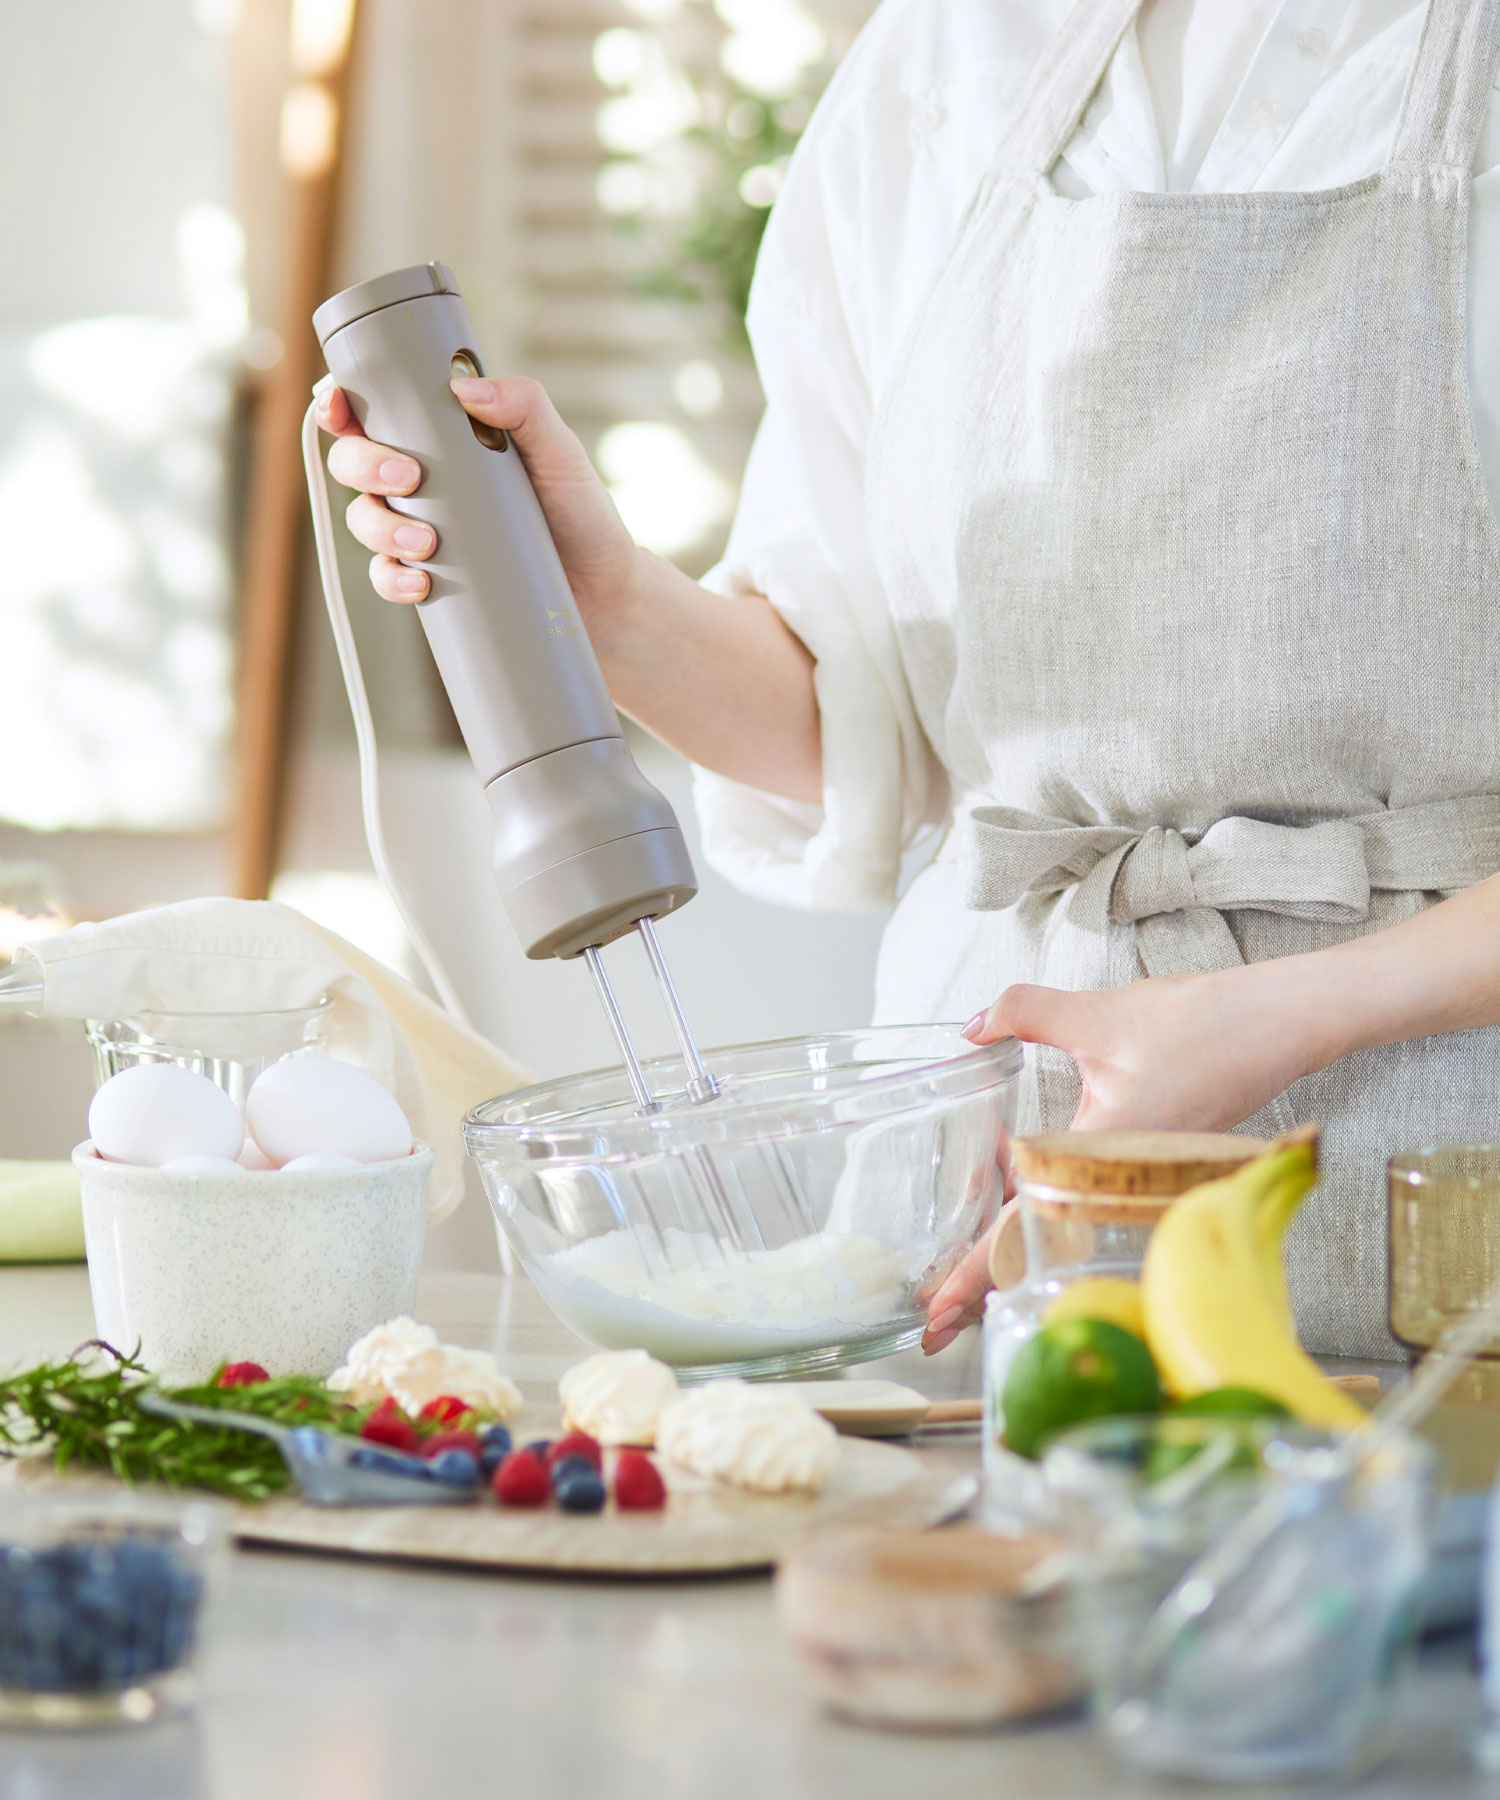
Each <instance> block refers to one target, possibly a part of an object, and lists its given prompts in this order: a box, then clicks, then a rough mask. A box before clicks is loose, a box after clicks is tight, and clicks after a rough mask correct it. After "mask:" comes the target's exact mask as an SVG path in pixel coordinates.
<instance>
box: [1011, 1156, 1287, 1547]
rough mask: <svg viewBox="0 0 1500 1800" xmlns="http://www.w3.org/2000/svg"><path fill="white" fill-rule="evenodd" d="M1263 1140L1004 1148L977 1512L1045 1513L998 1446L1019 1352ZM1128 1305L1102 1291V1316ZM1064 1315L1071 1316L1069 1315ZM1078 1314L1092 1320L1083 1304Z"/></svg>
mask: <svg viewBox="0 0 1500 1800" xmlns="http://www.w3.org/2000/svg"><path fill="white" fill-rule="evenodd" d="M1268 1147H1269V1146H1268V1144H1267V1142H1266V1140H1264V1139H1262V1138H1252V1137H1236V1136H1227V1135H1219V1134H1215V1133H1210V1132H1183V1131H1054V1132H1045V1133H1042V1134H1040V1135H1038V1136H1034V1137H1025V1138H1018V1139H1016V1141H1015V1143H1014V1144H1013V1145H1012V1153H1013V1168H1014V1171H1015V1177H1016V1197H1015V1200H1014V1202H1013V1203H1012V1205H1011V1206H1010V1207H1008V1208H1007V1209H1006V1212H1005V1214H1004V1215H1003V1216H1002V1218H1001V1222H1000V1228H999V1230H998V1231H997V1232H996V1234H995V1238H994V1241H993V1244H992V1246H991V1254H990V1275H991V1278H992V1280H993V1281H994V1283H995V1292H994V1293H992V1294H991V1295H990V1297H989V1299H988V1301H987V1302H986V1304H985V1314H984V1401H985V1405H984V1414H985V1430H984V1458H985V1508H986V1512H987V1514H988V1515H989V1517H990V1519H991V1520H992V1521H993V1522H996V1523H1013V1522H1017V1521H1020V1522H1034V1520H1035V1518H1036V1516H1037V1514H1038V1512H1039V1511H1044V1510H1045V1506H1044V1502H1043V1490H1042V1487H1041V1481H1040V1475H1039V1472H1038V1469H1037V1465H1036V1464H1035V1463H1032V1462H1027V1461H1025V1460H1024V1459H1023V1458H1021V1457H1019V1456H1015V1455H1013V1454H1012V1453H1011V1452H1010V1451H1009V1450H1007V1449H1006V1446H1005V1407H1004V1400H1003V1396H1004V1390H1005V1381H1006V1376H1007V1374H1008V1373H1009V1371H1010V1365H1011V1362H1012V1360H1013V1359H1014V1357H1015V1354H1016V1352H1017V1351H1018V1350H1019V1349H1020V1347H1021V1345H1022V1344H1023V1343H1025V1342H1026V1340H1027V1339H1028V1338H1030V1337H1032V1336H1034V1335H1035V1333H1036V1332H1037V1331H1038V1330H1040V1328H1041V1327H1042V1325H1043V1324H1044V1323H1046V1322H1047V1316H1048V1314H1049V1311H1052V1310H1053V1309H1054V1308H1056V1309H1058V1310H1061V1308H1062V1306H1063V1305H1065V1304H1066V1303H1064V1302H1062V1300H1061V1296H1062V1295H1063V1294H1064V1293H1065V1291H1066V1290H1067V1289H1069V1288H1072V1287H1074V1286H1076V1285H1077V1284H1079V1283H1080V1282H1085V1281H1097V1280H1108V1281H1112V1282H1130V1283H1134V1282H1138V1281H1139V1280H1140V1275H1141V1265H1142V1263H1143V1262H1144V1261H1145V1256H1146V1246H1147V1244H1148V1243H1149V1242H1150V1239H1151V1233H1152V1232H1153V1231H1154V1230H1155V1228H1156V1225H1157V1222H1158V1220H1160V1218H1161V1216H1162V1214H1163V1213H1165V1212H1166V1210H1167V1208H1168V1207H1169V1206H1170V1205H1171V1204H1172V1202H1173V1201H1174V1200H1175V1199H1176V1198H1177V1197H1178V1195H1180V1194H1185V1193H1187V1192H1188V1190H1189V1189H1190V1188H1195V1187H1199V1186H1201V1185H1202V1183H1204V1182H1206V1181H1217V1180H1219V1179H1220V1177H1222V1176H1225V1175H1229V1174H1232V1173H1233V1171H1234V1170H1236V1169H1238V1168H1240V1167H1241V1166H1242V1165H1243V1164H1245V1163H1247V1162H1249V1161H1251V1160H1252V1159H1253V1158H1254V1157H1256V1156H1259V1155H1261V1154H1262V1152H1263V1151H1265V1150H1266V1149H1267V1148H1268ZM1111 1299H1112V1300H1113V1301H1114V1303H1115V1304H1116V1305H1117V1306H1118V1305H1121V1303H1122V1301H1123V1302H1124V1303H1125V1305H1124V1308H1123V1310H1128V1301H1129V1296H1128V1295H1124V1296H1122V1295H1121V1294H1120V1291H1119V1290H1114V1291H1113V1294H1110V1293H1109V1291H1107V1290H1102V1289H1101V1290H1100V1300H1101V1303H1102V1308H1101V1313H1100V1315H1099V1316H1101V1317H1104V1318H1105V1319H1106V1320H1107V1321H1108V1322H1110V1323H1114V1324H1126V1325H1127V1328H1131V1322H1130V1321H1129V1320H1127V1319H1126V1318H1124V1317H1122V1316H1119V1315H1118V1314H1117V1313H1114V1312H1111V1311H1110V1310H1108V1307H1109V1303H1110V1300H1111ZM1070 1311H1071V1308H1070ZM1073 1316H1077V1317H1083V1318H1087V1317H1091V1316H1094V1315H1092V1314H1090V1313H1089V1311H1088V1310H1087V1307H1086V1306H1082V1305H1080V1306H1079V1307H1078V1310H1077V1312H1076V1314H1074V1315H1073Z"/></svg>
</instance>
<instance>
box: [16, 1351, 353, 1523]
mask: <svg viewBox="0 0 1500 1800" xmlns="http://www.w3.org/2000/svg"><path fill="white" fill-rule="evenodd" d="M91 1350H102V1351H107V1352H108V1354H109V1356H110V1357H111V1358H112V1359H113V1361H112V1363H110V1364H109V1365H107V1366H102V1365H101V1362H100V1360H99V1359H98V1358H96V1357H93V1356H90V1355H89V1352H90V1351H91ZM155 1386H156V1384H155V1383H154V1382H153V1380H152V1378H151V1376H150V1375H149V1373H148V1372H147V1370H146V1369H145V1368H144V1367H143V1366H142V1365H141V1364H140V1363H139V1362H138V1361H136V1360H135V1358H133V1357H130V1356H125V1355H122V1354H121V1352H119V1351H118V1350H116V1349H114V1348H113V1346H112V1345H109V1344H105V1343H102V1342H100V1341H98V1340H94V1341H93V1342H91V1343H89V1344H83V1345H80V1346H79V1348H78V1349H77V1350H75V1351H74V1352H73V1354H72V1356H70V1357H68V1358H67V1359H66V1360H65V1361H62V1362H53V1363H42V1364H40V1365H39V1366H38V1367H36V1368H34V1369H27V1370H24V1371H23V1372H21V1373H20V1374H17V1375H10V1376H6V1377H0V1456H3V1457H15V1456H19V1455H31V1454H35V1453H37V1452H39V1451H43V1450H47V1449H50V1450H51V1452H52V1459H53V1462H54V1463H55V1464H56V1466H57V1467H58V1468H59V1469H66V1468H69V1467H70V1466H73V1465H78V1466H80V1467H84V1468H95V1469H108V1470H109V1471H110V1472H111V1473H112V1474H114V1475H116V1476H118V1477H119V1478H120V1479H121V1480H122V1481H129V1482H145V1481H160V1482H163V1483H165V1484H166V1485H167V1486H169V1487H195V1488H206V1489H208V1490H209V1491H210V1492H212V1493H216V1494H224V1495H227V1496H228V1497H229V1498H231V1499H234V1500H264V1499H265V1498H267V1497H268V1496H269V1495H271V1494H275V1493H280V1492H282V1491H283V1490H285V1489H286V1488H288V1487H290V1486H291V1484H292V1483H291V1476H290V1475H289V1474H288V1472H287V1468H286V1465H285V1464H284V1463H283V1462H282V1460H281V1456H280V1453H279V1452H278V1450H277V1449H276V1446H275V1445H274V1444H273V1443H272V1442H271V1441H270V1439H269V1438H263V1437H260V1436H257V1435H256V1434H255V1433H253V1432H248V1431H239V1430H236V1429H234V1428H233V1427H231V1426H225V1427H223V1428H219V1427H216V1426H213V1425H198V1424H190V1423H188V1422H187V1421H185V1420H176V1419H164V1418H162V1417H161V1416H160V1415H159V1414H157V1413H152V1412H147V1411H146V1409H145V1408H144V1407H143V1406H142V1405H141V1396H142V1395H143V1394H145V1393H148V1392H150V1391H151V1390H152V1389H153V1388H154V1387H155ZM160 1392H162V1393H163V1394H165V1396H166V1397H167V1398H168V1399H170V1400H181V1401H185V1402H187V1403H189V1404H191V1405H194V1406H219V1407H224V1408H227V1409H229V1410H231V1411H235V1412H253V1413H255V1414H257V1415H258V1416H260V1417H262V1418H267V1419H273V1420H275V1421H277V1422H278V1423H280V1424H284V1425H320V1426H323V1427H325V1428H332V1429H334V1430H339V1431H351V1432H352V1431H357V1430H358V1429H359V1425H360V1423H361V1421H362V1419H363V1417H364V1412H363V1410H361V1409H359V1408H356V1407H351V1406H349V1405H348V1404H346V1403H345V1402H344V1401H342V1400H340V1399H339V1397H338V1396H337V1395H335V1394H330V1393H329V1392H328V1390H327V1389H326V1388H325V1387H324V1386H323V1385H322V1384H321V1383H320V1382H317V1381H314V1380H312V1379H311V1378H310V1377H308V1376H305V1375H286V1376H280V1377H278V1378H277V1379H275V1380H273V1381H265V1382H257V1383H256V1384H255V1386H253V1387H248V1388H221V1387H216V1386H215V1385H214V1384H213V1383H212V1382H210V1383H207V1384H205V1385H203V1386H201V1387H187V1388H162V1389H160Z"/></svg>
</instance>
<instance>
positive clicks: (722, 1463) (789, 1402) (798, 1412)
mask: <svg viewBox="0 0 1500 1800" xmlns="http://www.w3.org/2000/svg"><path fill="white" fill-rule="evenodd" d="M656 1448H657V1451H658V1452H659V1454H660V1455H661V1457H662V1459H663V1460H664V1461H666V1462H669V1463H672V1464H673V1465H675V1466H676V1467H677V1468H679V1469H686V1470H687V1471H688V1472H689V1473H690V1474H693V1475H706V1476H711V1477H712V1478H713V1479H714V1480H716V1481H723V1482H728V1483H729V1484H730V1485H731V1486H733V1487H742V1488H749V1489H751V1490H752V1491H753V1492H755V1493H758V1494H792V1493H805V1494H814V1493H816V1492H817V1491H818V1489H819V1488H820V1487H821V1486H822V1485H823V1483H824V1481H825V1480H826V1479H827V1477H828V1472H829V1470H830V1469H831V1468H832V1467H833V1464H834V1459H835V1458H836V1457H837V1456H838V1449H839V1434H838V1433H837V1432H836V1431H835V1430H834V1428H833V1427H832V1426H831V1425H830V1424H829V1423H828V1421H827V1420H826V1419H824V1418H820V1417H819V1415H818V1414H817V1413H815V1412H814V1411H813V1409H812V1408H811V1407H810V1406H808V1405H807V1404H806V1403H805V1402H804V1401H802V1400H799V1399H798V1398H797V1396H796V1395H795V1394H788V1393H784V1392H782V1391H780V1390H778V1389H777V1388H776V1387H775V1386H774V1385H771V1384H762V1383H751V1382H748V1381H709V1382H705V1383H704V1385H703V1386H702V1387H700V1388H694V1389H692V1390H691V1391H690V1392H689V1393H686V1394H684V1395H683V1396H682V1397H681V1399H679V1400H674V1401H673V1402H672V1404H671V1405H670V1406H669V1407H667V1408H666V1410H665V1411H664V1412H663V1413H662V1415H661V1418H660V1419H659V1420H658V1422H657V1427H656Z"/></svg>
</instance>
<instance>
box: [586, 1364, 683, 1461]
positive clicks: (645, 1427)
mask: <svg viewBox="0 0 1500 1800" xmlns="http://www.w3.org/2000/svg"><path fill="white" fill-rule="evenodd" d="M557 1393H558V1398H559V1399H560V1400H561V1401H562V1403H563V1415H564V1419H565V1422H566V1425H567V1428H568V1429H569V1430H570V1431H586V1432H587V1433H588V1434H589V1436H590V1437H593V1438H597V1439H598V1440H599V1442H600V1443H601V1444H651V1443H654V1442H655V1439H656V1421H657V1419H658V1417H659V1416H660V1414H661V1410H662V1408H663V1407H664V1406H666V1405H667V1404H668V1403H669V1402H670V1401H673V1400H675V1399H676V1398H677V1377H676V1375H674V1374H673V1372H672V1371H671V1370H670V1369H669V1368H668V1367H667V1365H666V1364H665V1363H659V1362H658V1361H657V1360H656V1358H655V1357H654V1356H651V1355H650V1354H648V1353H647V1352H646V1351H645V1350H601V1351H600V1352H599V1354H598V1355H597V1356H590V1357H587V1358H586V1359H585V1360H584V1361H583V1362H581V1363H576V1364H575V1365H574V1366H573V1367H572V1368H571V1369H569V1370H568V1372H567V1373H566V1374H565V1375H564V1376H563V1378H562V1380H561V1381H559V1382H558V1384H557Z"/></svg>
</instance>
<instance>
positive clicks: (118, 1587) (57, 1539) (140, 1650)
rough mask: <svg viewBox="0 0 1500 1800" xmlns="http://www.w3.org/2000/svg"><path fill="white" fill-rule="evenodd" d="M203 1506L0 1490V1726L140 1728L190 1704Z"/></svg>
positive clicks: (205, 1537)
mask: <svg viewBox="0 0 1500 1800" xmlns="http://www.w3.org/2000/svg"><path fill="white" fill-rule="evenodd" d="M224 1536H225V1534H224V1526H223V1522H222V1513H221V1509H220V1508H219V1507H217V1506H215V1505H214V1504H212V1503H211V1502H207V1501H201V1500H177V1499H172V1498H166V1497H158V1496H155V1495H144V1494H137V1493H119V1494H117V1493H110V1494H92V1493H91V1494H78V1495H72V1494H69V1495H60V1494H56V1493H26V1492H22V1491H18V1490H15V1489H4V1490H0V1725H12V1726H25V1727H46V1726H57V1727H62V1728H68V1727H73V1726H90V1725H132V1724H145V1723H147V1722H148V1721H150V1720H152V1719H155V1718H159V1717H161V1716H162V1715H163V1714H165V1713H168V1712H172V1711H175V1710H176V1709H177V1708H179V1707H181V1706H182V1705H184V1704H186V1703H187V1701H188V1700H190V1699H191V1697H192V1680H193V1664H194V1658H195V1654H196V1652H197V1649H198V1643H199V1637H200V1625H201V1621H202V1614H203V1604H204V1596H205V1592H206V1589H207V1583H208V1580H209V1577H210V1571H211V1567H212V1564H213V1563H214V1561H215V1560H216V1558H217V1557H218V1556H219V1554H220V1553H221V1551H222V1546H223V1543H224Z"/></svg>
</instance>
